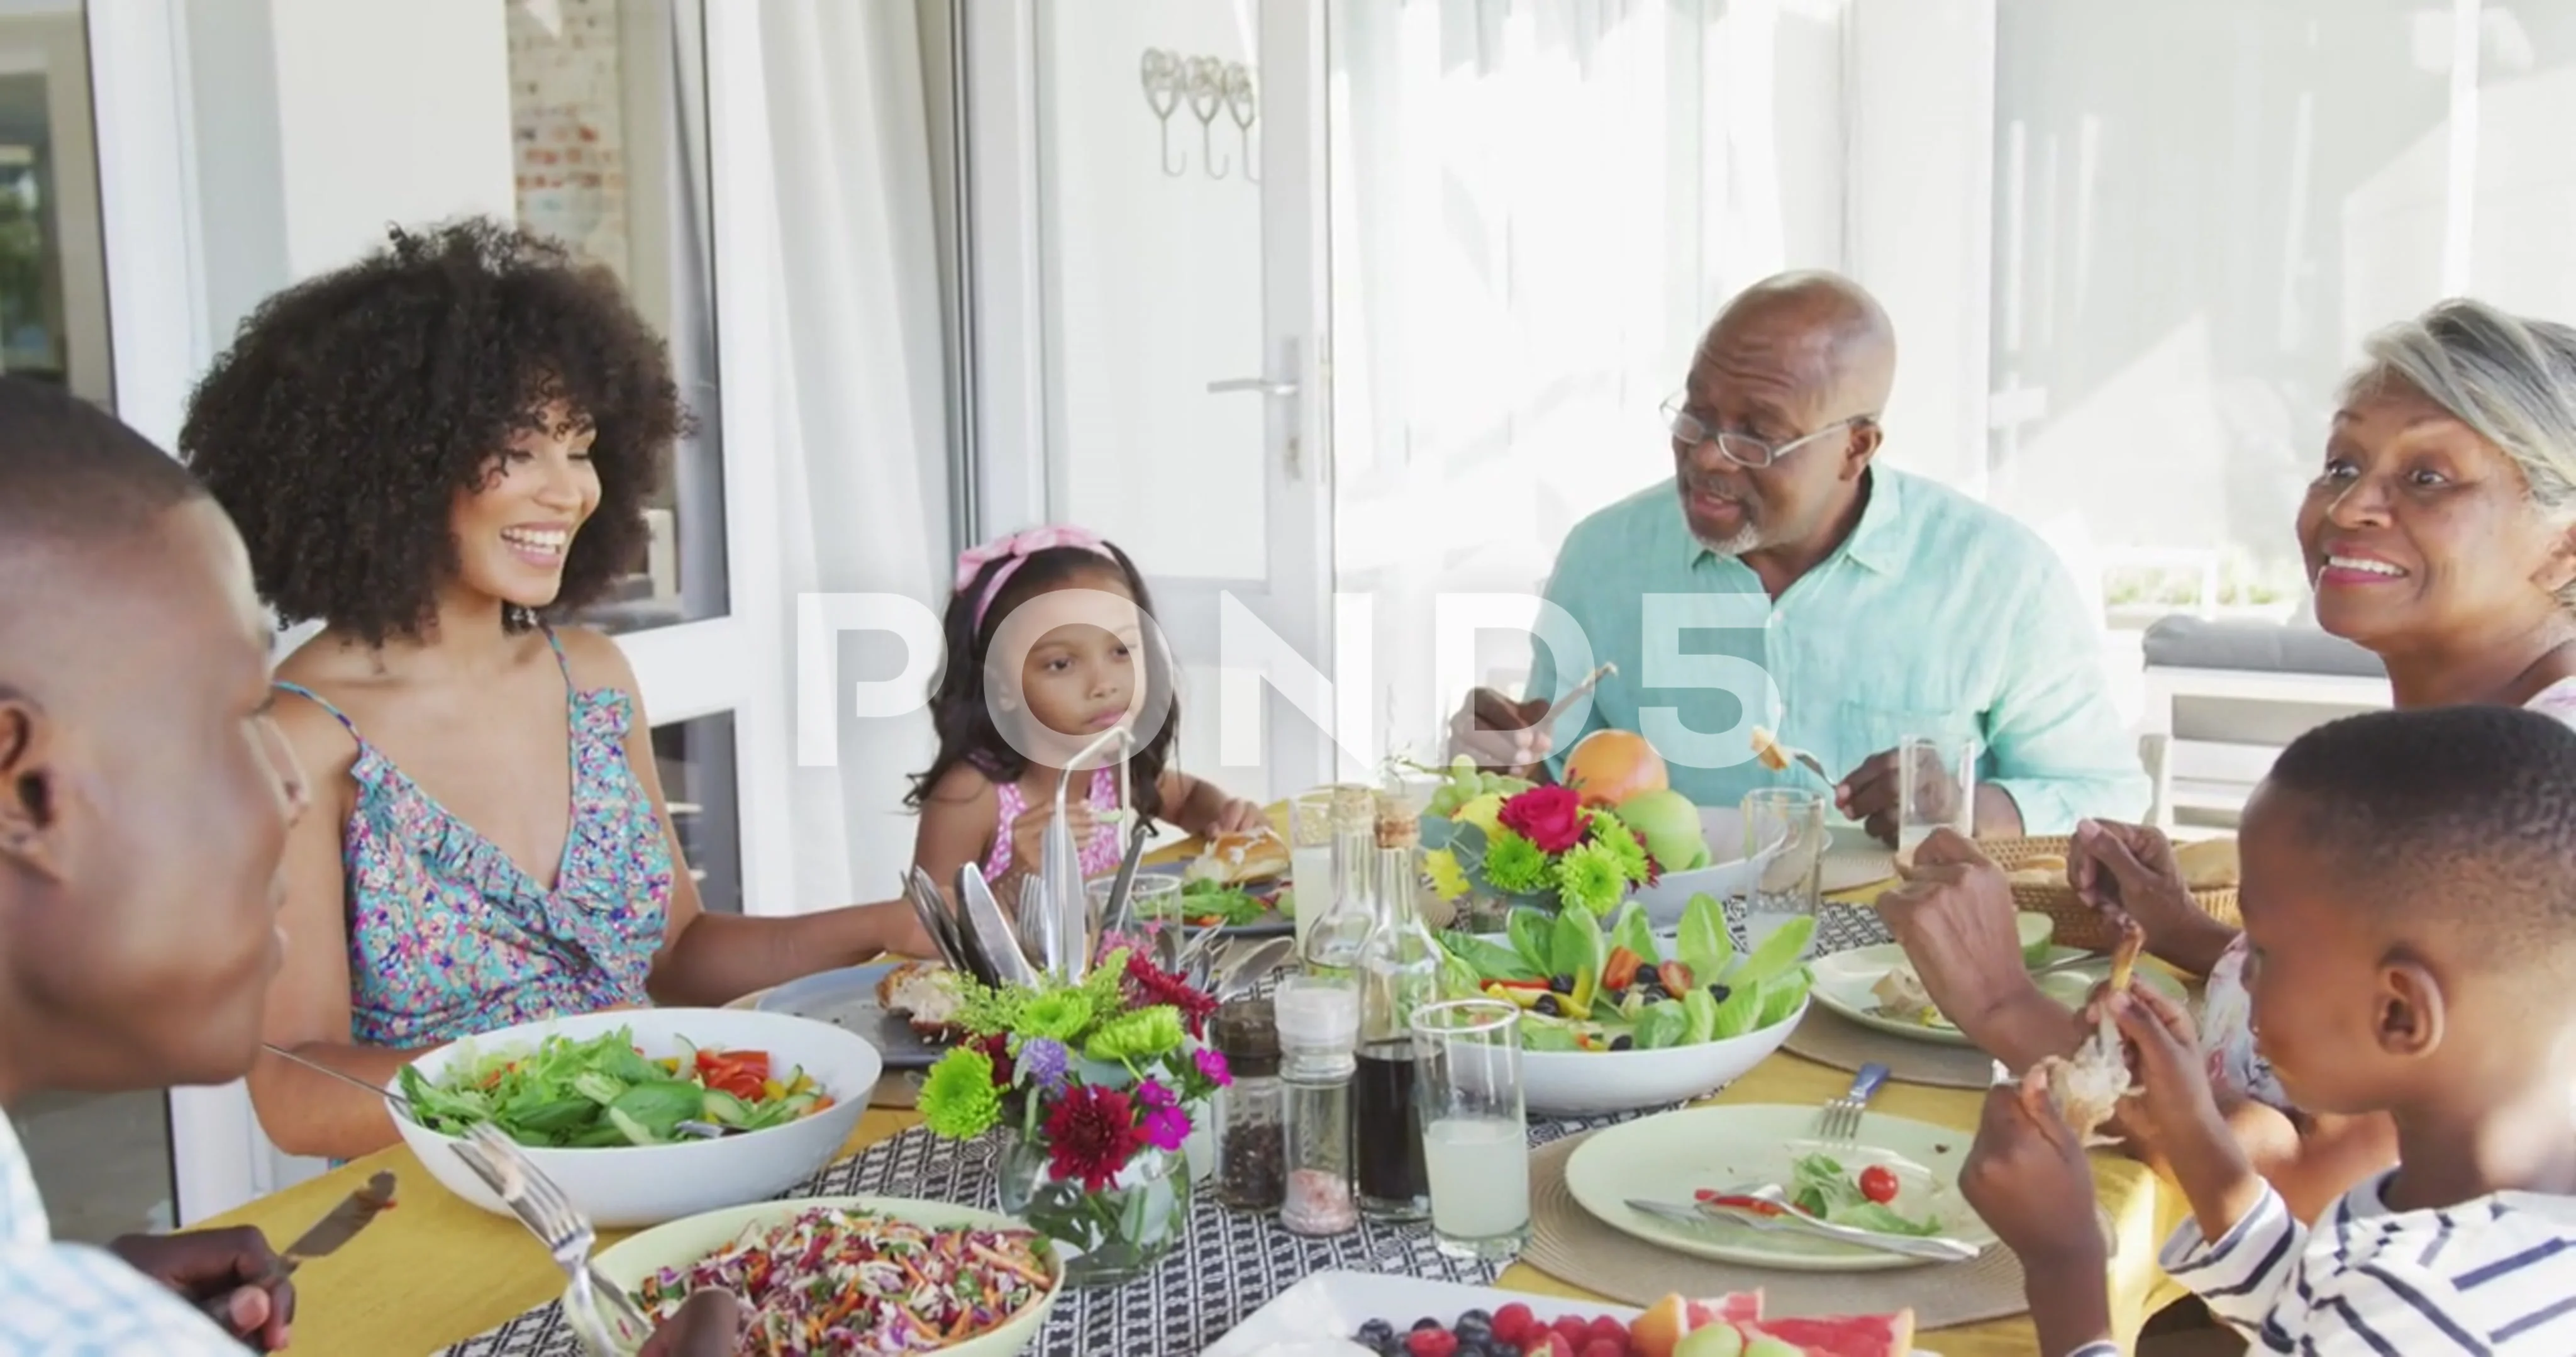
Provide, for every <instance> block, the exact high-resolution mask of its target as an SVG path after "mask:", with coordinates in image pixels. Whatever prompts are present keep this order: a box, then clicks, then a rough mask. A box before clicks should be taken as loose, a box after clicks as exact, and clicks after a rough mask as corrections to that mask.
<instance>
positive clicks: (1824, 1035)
mask: <svg viewBox="0 0 2576 1357" xmlns="http://www.w3.org/2000/svg"><path fill="white" fill-rule="evenodd" d="M1781 1049H1782V1050H1785V1051H1788V1052H1790V1053H1792V1054H1794V1055H1803V1056H1805V1057H1806V1058H1808V1059H1809V1060H1812V1061H1815V1062H1816V1063H1817V1064H1819V1065H1831V1066H1833V1067H1834V1068H1835V1069H1838V1070H1852V1071H1858V1070H1859V1069H1860V1067H1861V1066H1863V1065H1866V1064H1868V1063H1869V1062H1871V1061H1873V1060H1875V1061H1877V1062H1878V1063H1879V1064H1882V1065H1885V1066H1886V1067H1887V1073H1888V1077H1889V1078H1891V1079H1894V1080H1896V1081H1897V1082H1899V1083H1905V1084H1929V1085H1931V1086H1932V1087H1934V1088H1972V1089H1976V1090H1978V1091H1980V1092H1983V1091H1984V1089H1985V1087H1986V1086H1987V1085H1988V1084H1991V1083H1993V1082H1994V1081H1995V1061H1994V1057H1992V1056H1990V1055H1987V1054H1986V1053H1985V1052H1983V1051H1980V1050H1978V1049H1977V1048H1976V1047H1974V1046H1949V1045H1944V1044H1942V1043H1940V1042H1935V1041H1909V1040H1907V1039H1906V1038H1904V1037H1900V1036H1897V1035H1896V1034H1895V1033H1893V1032H1881V1031H1877V1030H1875V1029H1872V1028H1867V1027H1863V1026H1861V1025H1860V1024H1859V1023H1856V1022H1853V1021H1852V1020H1851V1019H1849V1018H1846V1017H1844V1016H1843V1015H1841V1014H1840V1013H1836V1012H1834V1011H1833V1010H1832V1009H1830V1008H1827V1007H1825V1006H1824V1005H1823V1004H1809V1005H1808V1006H1807V1016H1806V1017H1805V1019H1803V1020H1802V1021H1800V1022H1799V1024H1798V1030H1797V1031H1794V1032H1791V1033H1790V1034H1789V1039H1788V1040H1787V1041H1785V1042H1783V1043H1781Z"/></svg>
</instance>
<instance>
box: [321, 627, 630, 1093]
mask: <svg viewBox="0 0 2576 1357" xmlns="http://www.w3.org/2000/svg"><path fill="white" fill-rule="evenodd" d="M546 640H547V642H548V643H549V644H551V645H552V646H553V647H554V652H555V659H556V661H557V663H558V664H561V665H562V666H563V670H564V689H565V692H566V693H567V695H568V696H567V706H568V710H569V719H570V721H571V725H572V825H571V829H570V831H569V832H568V833H567V834H566V835H565V838H564V851H563V860H562V861H561V862H560V863H559V864H558V865H557V870H556V874H555V884H554V888H553V889H551V890H548V889H546V888H545V887H544V886H542V885H540V884H539V883H538V882H537V881H536V880H534V879H533V878H531V877H530V876H529V875H528V873H527V872H526V870H524V869H523V868H521V867H520V866H519V864H518V863H516V862H513V861H512V860H511V859H510V855H509V854H507V853H505V852H503V851H502V850H501V849H500V847H499V846H498V845H496V844H494V843H493V842H492V841H491V840H489V839H487V838H485V837H483V835H482V834H481V833H479V832H478V831H476V830H475V829H474V828H473V827H471V826H469V825H467V824H466V823H465V822H464V821H462V820H459V819H457V818H456V816H455V815H453V814H451V813H450V812H449V811H448V809H447V808H446V807H445V806H442V805H440V804H439V803H438V801H437V800H436V799H435V798H433V797H431V796H430V795H429V793H427V792H425V791H423V790H421V788H420V787H419V785H418V784H416V783H414V782H413V781H412V780H411V778H410V777H409V776H408V775H406V774H405V773H404V772H403V770H402V769H401V768H399V767H397V766H395V764H394V762H393V760H391V759H389V758H387V757H385V755H384V753H383V751H381V750H379V749H377V748H376V747H375V746H374V745H373V744H370V743H368V741H367V737H366V736H365V735H364V734H363V733H361V732H360V731H359V729H358V727H357V723H356V722H353V721H351V720H350V719H349V718H348V716H347V715H346V714H344V713H342V712H341V711H340V709H339V708H337V707H334V706H332V705H331V704H330V703H329V702H326V701H324V700H323V699H322V698H320V697H319V696H316V695H315V694H314V693H313V692H312V691H311V690H310V689H307V688H304V687H303V686H301V685H298V684H293V683H279V684H278V685H277V686H278V687H279V688H282V689H285V690H286V691H288V692H292V693H295V694H298V695H299V696H302V697H304V698H306V699H307V700H309V701H311V702H313V703H314V704H315V705H317V706H319V707H321V708H322V709H323V710H324V711H327V712H329V713H331V715H332V716H333V717H334V718H335V719H337V720H338V721H339V722H340V724H341V725H342V726H344V727H346V728H347V729H348V732H349V734H350V737H351V738H353V739H355V740H356V741H357V742H358V757H357V762H356V763H355V764H354V765H353V766H352V767H351V769H350V776H351V777H352V778H354V779H355V780H356V782H357V784H358V798H357V805H356V808H355V809H353V810H352V811H351V812H350V814H349V821H348V824H347V825H346V826H345V827H344V828H343V830H342V832H341V854H342V856H341V861H342V866H343V869H344V870H345V872H346V873H347V879H348V924H349V1010H350V1024H349V1025H350V1033H349V1035H350V1037H351V1039H352V1040H354V1041H356V1042H358V1043H359V1044H361V1045H367V1046H384V1047H393V1048H398V1049H399V1048H410V1047H420V1046H434V1045H439V1044H442V1043H445V1042H450V1041H455V1040H457V1039H459V1038H462V1037H468V1036H473V1035H476V1034H477V1033H482V1032H488V1031H491V1030H493V1029H495V1028H500V1027H508V1026H510V1025H512V1024H514V1023H521V1022H531V1021H535V1020H538V1019H542V1018H548V1017H553V1016H556V1015H559V1014H575V1013H593V1012H597V1011H599V1010H601V1009H605V1008H613V1007H618V1006H622V1005H633V1006H641V1005H643V1004H646V1003H648V1002H650V1001H649V1000H648V999H647V998H646V997H645V994H644V978H645V976H646V974H647V973H648V972H650V971H651V970H652V966H653V956H654V953H655V952H657V951H659V950H660V948H661V946H662V932H663V927H664V923H665V920H666V918H667V916H668V914H669V910H670V904H671V878H672V873H671V851H670V844H669V841H668V840H667V839H666V838H665V837H664V834H663V830H662V822H661V817H659V816H658V815H656V814H654V811H653V800H652V797H651V796H649V795H648V794H647V793H646V792H645V790H644V784H643V783H642V781H641V780H639V779H638V778H637V777H636V776H635V771H634V769H633V768H631V767H629V766H628V765H627V761H626V734H627V728H628V725H629V723H630V721H631V720H632V719H633V708H632V706H631V704H630V703H629V702H628V701H627V698H626V694H625V693H623V692H621V691H619V690H617V689H614V688H595V689H588V690H585V689H582V688H580V687H579V686H577V685H575V684H574V683H573V680H572V668H571V665H570V664H569V663H566V662H565V661H564V653H563V643H562V642H561V641H559V640H557V639H556V638H555V635H554V633H553V632H552V631H551V630H549V631H547V633H546Z"/></svg>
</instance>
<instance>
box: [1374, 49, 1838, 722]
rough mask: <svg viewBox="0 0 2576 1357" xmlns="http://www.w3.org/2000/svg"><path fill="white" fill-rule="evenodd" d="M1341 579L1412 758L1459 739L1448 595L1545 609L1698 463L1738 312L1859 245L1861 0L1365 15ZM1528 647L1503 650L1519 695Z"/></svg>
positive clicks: (1505, 671)
mask: <svg viewBox="0 0 2576 1357" xmlns="http://www.w3.org/2000/svg"><path fill="white" fill-rule="evenodd" d="M1335 17H1336V23H1337V27H1336V33H1335V43H1334V59H1333V60H1334V64H1333V71H1332V76H1331V97H1332V101H1333V108H1332V114H1333V117H1332V128H1333V134H1332V135H1333V145H1332V178H1333V202H1332V213H1333V221H1332V231H1333V260H1334V279H1333V291H1334V296H1333V332H1334V348H1335V360H1334V393H1333V396H1334V400H1333V404H1334V410H1333V436H1334V448H1335V450H1334V465H1335V473H1336V491H1335V513H1336V526H1335V533H1334V538H1335V543H1336V547H1335V554H1336V558H1337V559H1336V562H1335V566H1336V576H1337V586H1338V587H1339V588H1340V589H1342V590H1344V591H1348V592H1374V593H1376V595H1377V607H1376V617H1377V619H1378V622H1377V637H1376V639H1377V646H1376V649H1375V652H1374V655H1373V657H1372V658H1373V659H1374V661H1375V670H1376V672H1375V674H1374V675H1373V676H1372V677H1373V679H1374V681H1375V682H1376V683H1377V684H1378V685H1379V686H1380V687H1381V688H1382V689H1384V690H1385V693H1386V697H1385V701H1384V703H1383V705H1384V706H1385V707H1387V708H1389V709H1391V711H1392V716H1391V720H1392V723H1393V729H1391V730H1389V731H1388V732H1386V736H1387V739H1388V740H1389V742H1390V743H1392V744H1395V745H1405V744H1411V745H1415V746H1417V747H1419V746H1422V745H1426V744H1430V743H1432V742H1434V741H1436V740H1437V738H1438V732H1439V730H1440V728H1441V726H1442V723H1443V722H1444V721H1445V720H1446V717H1447V714H1448V712H1449V710H1450V709H1451V708H1452V707H1454V705H1455V703H1456V702H1457V700H1458V698H1459V696H1460V695H1459V694H1457V693H1443V692H1439V691H1437V690H1436V685H1435V682H1434V676H1433V673H1432V653H1431V650H1432V636H1431V633H1430V630H1429V628H1427V627H1426V626H1424V625H1423V623H1424V621H1425V620H1426V619H1428V618H1429V617H1430V616H1431V615H1432V614H1431V609H1432V600H1433V598H1434V597H1435V596H1436V595H1437V594H1439V593H1441V592H1444V591H1512V592H1527V593H1535V592H1537V590H1538V588H1539V586H1540V585H1541V584H1542V583H1543V582H1544V580H1545V578H1546V575H1547V571H1548V568H1549V566H1550V565H1551V563H1552V562H1553V561H1554V559H1555V556H1556V550H1557V547H1558V545H1559V544H1560V543H1561V542H1562V541H1563V540H1564V537H1565V534H1566V531H1567V530H1568V529H1569V528H1571V527H1572V526H1573V525H1574V523H1575V522H1577V521H1578V520H1580V519H1581V518H1582V517H1583V516H1584V515H1586V514H1588V513H1590V512H1592V511H1593V510H1595V509H1599V508H1601V507H1603V506H1605V505H1607V504H1609V503H1611V502H1613V501H1615V500H1617V499H1619V498H1621V497H1623V496H1625V495H1627V494H1629V493H1631V492H1633V491H1636V490H1638V489H1641V488H1643V487H1644V486H1646V485H1648V484H1651V483H1652V482H1654V481H1655V480H1657V479H1658V478H1660V477H1663V476H1666V475H1670V474H1671V470H1672V462H1671V452H1670V449H1669V441H1668V440H1667V439H1666V438H1665V437H1664V436H1663V435H1662V434H1661V433H1660V431H1659V429H1658V426H1657V422H1656V407H1657V405H1658V404H1659V403H1660V402H1661V401H1662V400H1663V398H1664V397H1665V396H1667V395H1669V394H1671V393H1672V392H1673V391H1674V390H1675V389H1677V388H1678V387H1679V386H1680V384H1681V379H1682V376H1683V373H1684V371H1685V370H1686V368H1687V367H1688V365H1689V358H1690V351H1691V348H1692V346H1693V344H1694V343H1695V342H1696V340H1697V338H1698V336H1699V333H1700V331H1701V330H1702V329H1703V328H1704V327H1705V326H1706V325H1707V323H1708V321H1709V318H1710V317H1711V316H1713V315H1714V314H1715V313H1716V310H1717V308H1718V306H1719V305H1720V304H1721V303H1722V302H1723V301H1724V300H1725V298H1726V297H1727V296H1728V295H1730V294H1731V293H1733V292H1734V291H1736V290H1737V289H1739V288H1741V287H1743V286H1744V285H1745V284H1747V283H1750V282H1752V281H1754V280H1755V279H1757V278H1760V277H1762V276H1764V275H1767V274H1769V273H1772V272H1775V271H1777V270H1779V269H1782V268H1787V267H1797V266H1833V265H1836V264H1838V263H1839V262H1840V258H1841V253H1842V238H1841V227H1842V215H1841V213H1842V193H1841V170H1840V152H1841V115H1840V103H1839V101H1840V97H1841V89H1840V80H1839V62H1840V55H1839V53H1840V45H1841V35H1840V24H1841V7H1840V5H1839V4H1837V3H1833V2H1832V0H1342V3H1340V4H1339V5H1338V6H1337V8H1336V10H1335ZM1527 649H1528V648H1527V646H1526V644H1525V643H1523V642H1521V641H1519V640H1517V639H1513V640H1509V641H1503V640H1500V639H1497V640H1496V641H1494V642H1492V643H1489V644H1488V645H1487V646H1486V647H1484V648H1483V649H1482V650H1480V653H1479V656H1478V661H1479V663H1478V666H1477V668H1478V672H1479V676H1480V678H1482V679H1485V680H1488V681H1502V682H1511V681H1515V680H1516V679H1517V678H1518V677H1519V676H1520V672H1519V671H1521V670H1522V669H1523V666H1524V665H1525V662H1526V659H1527Z"/></svg>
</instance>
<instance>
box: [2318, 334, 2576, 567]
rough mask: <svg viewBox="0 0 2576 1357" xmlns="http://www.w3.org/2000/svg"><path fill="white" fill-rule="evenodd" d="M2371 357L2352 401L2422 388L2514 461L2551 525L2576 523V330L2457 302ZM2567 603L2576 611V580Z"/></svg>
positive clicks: (2381, 339)
mask: <svg viewBox="0 0 2576 1357" xmlns="http://www.w3.org/2000/svg"><path fill="white" fill-rule="evenodd" d="M2362 353H2363V355H2364V358H2365V361H2364V362H2363V364H2362V366H2361V368H2360V369H2359V370H2358V371H2356V372H2354V373H2353V375H2352V376H2351V377H2350V378H2349V379H2348V380H2346V381H2345V383H2344V389H2343V394H2344V399H2345V400H2346V401H2351V400H2354V399H2358V398H2361V397H2365V396H2368V395H2370V394H2371V393H2372V392H2374V391H2376V390H2377V389H2378V388H2379V387H2380V386H2381V385H2382V384H2383V383H2385V382H2388V381H2390V380H2392V379H2393V380H2395V381H2398V382H2402V383H2404V384H2405V385H2407V386H2410V387H2412V388H2414V389H2415V390H2416V392H2418V393H2419V394H2421V395H2422V396H2423V397H2424V399H2426V400H2428V401H2431V402H2432V403H2433V404H2435V405H2438V406H2440V407H2441V408H2442V409H2443V410H2444V411H2445V412H2447V413H2448V414H2450V415H2451V416H2452V417H2453V418H2455V419H2457V420H2459V421H2460V422H2461V423H2463V424H2466V425H2468V426H2469V428H2470V429H2472V430H2474V431H2476V433H2477V434H2478V436H2479V437H2481V438H2484V439H2486V440H2487V441H2488V442H2490V443H2493V444H2495V445H2496V447H2497V448H2498V449H2500V450H2502V451H2503V453H2504V455H2505V456H2507V457H2510V458H2512V459H2513V463H2514V465H2515V466H2517V467H2520V468H2521V469H2522V478H2523V482H2524V483H2525V484H2526V485H2528V486H2529V487H2530V489H2531V501H2532V505H2533V507H2535V508H2537V509H2538V510H2539V511H2540V512H2541V513H2542V514H2543V515H2544V516H2546V517H2547V519H2548V520H2549V521H2550V522H2551V523H2552V524H2557V525H2565V524H2568V523H2571V522H2576V328H2571V327H2569V326H2565V325H2560V324H2558V323H2556V322H2554V321H2546V320H2531V319H2526V318H2524V317H2522V316H2517V315H2513V314H2511V313H2509V312H2505V311H2501V310H2498V309H2497V308H2495V307H2493V306H2489V305H2487V304H2486V303H2485V302H2481V301H2472V300H2469V299H2467V298H2454V299H2452V300H2450V301H2445V302H2441V303H2439V304H2437V305H2435V306H2434V307H2433V308H2432V309H2431V310H2429V311H2426V312H2425V313H2424V314H2422V315H2420V316H2417V317H2415V318H2414V319H2413V320H2407V321H2400V322H2398V323H2397V324H2395V325H2391V326H2389V327H2387V328H2386V329H2383V330H2380V331H2378V332H2377V333H2375V334H2373V335H2372V336H2371V337H2370V338H2369V339H2368V340H2366V341H2364V342H2363V344H2362ZM2558 601H2559V602H2560V603H2561V604H2563V605H2565V606H2567V607H2569V608H2571V609H2576V583H2571V584H2569V585H2568V586H2567V587H2566V588H2564V589H2561V590H2560V591H2559V594H2558Z"/></svg>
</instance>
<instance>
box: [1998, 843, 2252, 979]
mask: <svg viewBox="0 0 2576 1357" xmlns="http://www.w3.org/2000/svg"><path fill="white" fill-rule="evenodd" d="M1977 847H1979V848H1981V849H1983V850H1985V854H1986V856H1987V857H1990V858H1992V859H1994V861H1995V865H1996V866H1998V867H2001V868H2003V869H2004V870H2005V871H2007V872H2012V871H2019V870H2020V869H2021V868H2023V867H2025V866H2027V865H2029V863H2030V862H2031V860H2032V859H2034V858H2040V857H2055V858H2063V857H2065V856H2066V850H2067V848H2068V841H2067V839H2066V837H2065V836H2064V835H2045V836H2041V837H2037V838H2023V839H1979V840H1978V841H1977ZM2012 894H2013V907H2014V908H2016V909H2021V910H2027V911H2029V912H2030V913H2033V914H2045V915H2047V916H2048V917H2050V918H2052V919H2055V920H2056V921H2057V935H2056V941H2057V945H2058V946H2060V947H2081V948H2083V949H2084V950H2085V951H2088V952H2107V951H2109V950H2110V949H2111V948H2112V947H2114V946H2116V945H2118V943H2119V941H2120V935H2119V933H2118V931H2117V930H2115V929H2113V928H2112V927H2111V924H2110V922H2109V921H2108V920H2106V919H2104V918H2103V917H2102V913H2101V911H2099V910H2097V909H2095V908H2093V907H2092V906H2091V905H2088V904H2086V903H2084V897H2082V896H2080V895H2077V894H2076V893H2075V888H2074V887H2073V886H2070V885H2068V884H2066V879H2065V877H2063V876H2060V877H2059V878H2058V879H2057V880H2055V881H2053V882H2050V883H2048V884H2047V885H2034V884H2028V883H2024V882H2020V881H2016V882H2014V883H2013V888H2012ZM2191 898H2192V902H2193V903H2194V904H2197V905H2199V906H2200V908H2201V911H2202V912H2203V913H2205V914H2207V915H2209V917H2211V918H2213V919H2216V920H2218V921H2219V922H2220V923H2223V924H2226V925H2228V926H2229V927H2231V928H2234V927H2241V926H2242V925H2241V923H2240V922H2239V920H2238V918H2237V914H2236V888H2235V887H2233V886H2229V887H2224V888H2221V889H2217V890H2197V891H2193V892H2192V893H2191Z"/></svg>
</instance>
